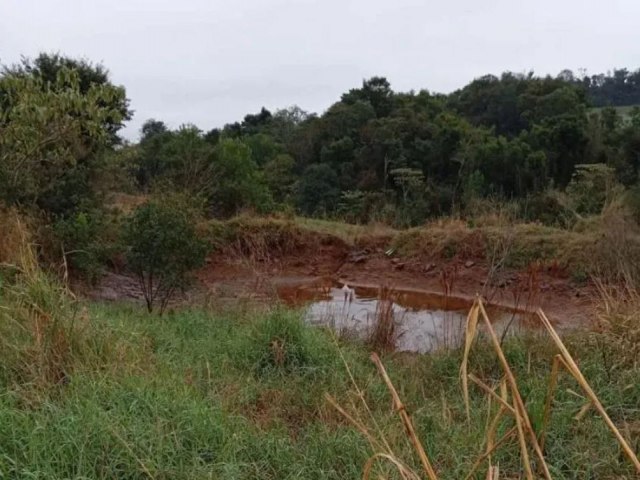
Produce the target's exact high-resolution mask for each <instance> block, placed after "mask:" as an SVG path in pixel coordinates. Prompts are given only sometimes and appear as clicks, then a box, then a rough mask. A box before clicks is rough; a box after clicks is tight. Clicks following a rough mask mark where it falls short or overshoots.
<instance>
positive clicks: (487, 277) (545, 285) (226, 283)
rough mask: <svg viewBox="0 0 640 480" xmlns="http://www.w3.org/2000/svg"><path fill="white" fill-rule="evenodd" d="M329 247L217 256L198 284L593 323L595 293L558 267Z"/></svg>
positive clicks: (247, 292)
mask: <svg viewBox="0 0 640 480" xmlns="http://www.w3.org/2000/svg"><path fill="white" fill-rule="evenodd" d="M322 243H323V244H322V245H317V244H316V245H314V246H310V247H309V248H302V249H299V250H298V251H296V252H292V253H291V254H287V255H285V256H281V257H280V258H274V259H270V260H269V261H266V262H265V261H250V260H247V259H246V258H237V257H234V256H230V255H228V254H218V255H214V256H212V257H210V258H209V259H208V262H207V265H206V266H205V267H204V268H203V269H201V270H200V271H199V272H198V274H197V276H198V279H199V280H200V282H201V284H202V286H203V287H204V289H205V291H207V292H209V294H210V295H211V296H214V297H226V298H229V297H232V298H246V297H249V298H259V299H265V300H271V299H273V300H275V299H276V297H277V291H278V290H279V287H281V286H282V285H286V284H295V283H296V282H300V281H313V282H316V283H318V284H322V285H326V286H329V285H332V284H333V285H335V284H336V283H340V282H344V283H347V284H360V285H362V284H366V285H371V286H380V285H385V286H390V287H393V288H397V289H416V290H422V291H426V292H433V293H438V294H446V295H451V296H458V297H468V298H472V297H473V296H475V295H476V294H481V295H482V296H483V297H484V298H485V299H487V300H488V301H489V302H491V303H495V304H501V305H505V306H508V307H512V308H517V309H524V310H530V311H533V310H535V309H537V308H542V309H543V310H544V311H545V312H546V313H547V315H548V316H549V317H550V318H552V320H553V321H554V322H555V323H557V324H558V325H561V326H567V327H569V326H578V325H580V326H586V325H589V324H591V323H592V319H593V299H595V298H596V295H597V291H596V289H595V287H594V286H592V285H577V284H576V283H575V282H573V281H571V279H570V278H569V277H568V275H567V274H566V273H565V272H564V271H562V269H559V268H557V267H553V266H552V267H550V268H544V267H536V268H533V267H531V268H529V269H527V270H525V271H515V270H507V269H500V270H499V271H497V272H496V271H494V272H491V269H490V266H489V265H487V263H486V261H484V260H483V259H475V260H470V259H468V258H465V259H460V258H453V259H446V260H445V259H440V260H431V261H426V260H423V259H417V258H415V259H401V258H397V257H394V256H392V255H391V256H390V255H386V254H385V252H384V250H383V249H382V248H380V247H379V246H374V247H368V248H367V247H359V248H350V247H349V246H347V245H346V244H342V243H341V242H334V243H331V242H322Z"/></svg>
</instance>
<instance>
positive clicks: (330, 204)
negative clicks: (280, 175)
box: [297, 163, 340, 215]
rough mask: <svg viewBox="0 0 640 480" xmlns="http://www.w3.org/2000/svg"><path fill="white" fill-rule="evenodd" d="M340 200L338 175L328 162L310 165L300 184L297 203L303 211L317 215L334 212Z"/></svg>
mask: <svg viewBox="0 0 640 480" xmlns="http://www.w3.org/2000/svg"><path fill="white" fill-rule="evenodd" d="M339 200H340V189H339V188H338V176H337V175H336V172H334V171H333V169H332V168H331V167H330V166H329V165H326V164H323V163H322V164H314V165H309V166H308V167H307V168H306V169H305V171H304V173H303V174H302V178H301V179H300V183H299V184H298V199H297V204H298V208H299V209H300V211H301V212H303V213H305V214H307V215H317V214H323V213H325V214H326V213H329V212H333V211H334V209H335V207H336V206H337V204H338V201H339Z"/></svg>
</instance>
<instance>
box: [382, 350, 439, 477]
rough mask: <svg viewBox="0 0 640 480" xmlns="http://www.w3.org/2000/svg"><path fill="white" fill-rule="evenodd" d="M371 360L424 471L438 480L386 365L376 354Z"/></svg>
mask: <svg viewBox="0 0 640 480" xmlns="http://www.w3.org/2000/svg"><path fill="white" fill-rule="evenodd" d="M371 360H372V361H373V363H374V364H375V365H376V367H377V368H378V372H380V376H382V379H383V380H384V383H386V385H387V388H388V389H389V392H390V393H391V397H392V398H393V405H394V408H395V409H396V410H397V411H398V414H399V415H400V419H401V420H402V423H403V424H404V427H405V429H406V431H407V435H408V436H409V438H410V439H411V443H413V446H414V448H415V449H416V452H417V453H418V457H420V462H421V463H422V467H423V468H424V471H425V473H426V474H427V477H428V478H429V480H437V479H438V477H437V476H436V473H435V471H434V470H433V467H432V466H431V462H430V461H429V458H428V457H427V454H426V452H425V451H424V447H423V446H422V443H420V440H419V439H418V436H417V435H416V432H415V429H414V427H413V422H412V421H411V417H409V414H408V413H407V410H406V408H405V406H404V404H403V403H402V401H401V400H400V397H399V396H398V392H397V391H396V389H395V387H394V386H393V383H392V382H391V379H390V378H389V375H388V374H387V371H386V370H385V368H384V365H383V364H382V361H381V360H380V357H379V356H378V354H377V353H375V352H374V353H372V354H371Z"/></svg>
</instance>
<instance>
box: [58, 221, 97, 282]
mask: <svg viewBox="0 0 640 480" xmlns="http://www.w3.org/2000/svg"><path fill="white" fill-rule="evenodd" d="M53 228H54V233H55V236H56V237H57V240H58V241H60V242H61V243H62V245H61V247H62V248H61V250H62V252H64V255H65V257H66V259H67V262H68V266H69V268H70V269H71V271H72V272H73V273H77V274H78V275H80V276H81V277H83V278H84V279H86V280H88V281H89V282H91V283H94V282H95V281H96V280H97V279H98V277H99V275H100V271H101V269H102V266H103V264H104V261H105V257H106V252H107V249H108V246H107V245H106V243H105V241H104V240H105V239H104V235H103V231H104V223H103V215H102V213H101V212H97V211H96V212H91V213H89V212H79V213H76V214H75V215H73V216H72V217H69V218H65V219H62V220H59V221H58V222H56V223H55V225H54V226H53Z"/></svg>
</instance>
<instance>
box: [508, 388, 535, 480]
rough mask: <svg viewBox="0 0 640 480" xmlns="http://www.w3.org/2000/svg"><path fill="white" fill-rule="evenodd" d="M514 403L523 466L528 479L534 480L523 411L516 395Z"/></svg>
mask: <svg viewBox="0 0 640 480" xmlns="http://www.w3.org/2000/svg"><path fill="white" fill-rule="evenodd" d="M513 405H514V407H516V414H515V419H516V428H517V431H518V442H519V444H520V454H521V455H522V466H523V467H524V471H525V473H526V474H527V479H529V480H533V471H532V470H531V462H530V461H529V452H528V451H527V440H526V438H525V436H524V426H523V423H524V422H523V419H522V416H521V412H519V411H517V410H518V405H517V400H516V398H515V395H514V397H513Z"/></svg>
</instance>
